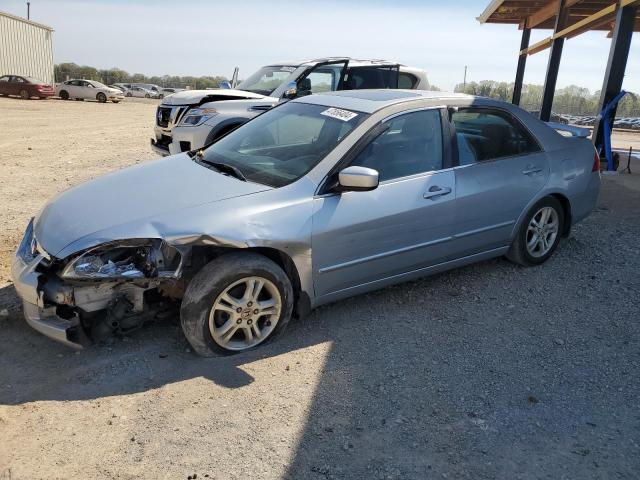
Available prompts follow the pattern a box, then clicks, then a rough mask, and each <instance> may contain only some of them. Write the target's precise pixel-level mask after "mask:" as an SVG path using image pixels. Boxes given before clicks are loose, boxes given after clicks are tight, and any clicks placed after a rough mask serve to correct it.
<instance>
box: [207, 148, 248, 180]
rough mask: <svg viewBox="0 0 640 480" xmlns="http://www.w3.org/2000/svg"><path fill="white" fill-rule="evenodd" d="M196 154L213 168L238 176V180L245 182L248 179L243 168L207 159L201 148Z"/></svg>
mask: <svg viewBox="0 0 640 480" xmlns="http://www.w3.org/2000/svg"><path fill="white" fill-rule="evenodd" d="M196 156H197V157H198V160H200V161H201V162H203V163H206V164H207V165H211V166H212V167H213V168H215V169H217V170H219V171H220V172H222V173H226V174H227V175H231V176H233V177H236V178H237V179H238V180H242V181H243V182H246V181H247V177H245V176H244V173H242V170H240V169H239V168H238V167H235V166H233V165H230V164H228V163H223V162H214V161H212V160H207V159H205V158H204V156H203V155H202V151H201V150H199V151H198V152H197V153H196Z"/></svg>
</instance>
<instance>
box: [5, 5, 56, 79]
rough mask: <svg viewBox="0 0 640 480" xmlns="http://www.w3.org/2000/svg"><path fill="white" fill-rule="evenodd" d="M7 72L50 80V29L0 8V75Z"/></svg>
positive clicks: (51, 54) (51, 62)
mask: <svg viewBox="0 0 640 480" xmlns="http://www.w3.org/2000/svg"><path fill="white" fill-rule="evenodd" d="M10 74H15V75H25V76H30V77H34V78H37V79H39V80H42V81H44V82H50V83H52V84H53V81H54V78H53V30H50V29H48V28H46V27H45V26H40V25H38V24H34V23H33V22H27V21H26V20H21V19H19V18H16V17H14V16H12V15H8V14H5V13H3V12H0V76H2V75H10Z"/></svg>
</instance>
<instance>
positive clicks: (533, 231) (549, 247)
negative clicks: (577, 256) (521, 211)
mask: <svg viewBox="0 0 640 480" xmlns="http://www.w3.org/2000/svg"><path fill="white" fill-rule="evenodd" d="M563 228H564V210H563V209H562V205H560V202H559V201H558V200H556V199H555V198H554V197H545V198H543V199H542V200H540V201H539V202H538V203H536V204H535V205H534V206H533V207H531V209H530V210H529V212H527V215H526V216H525V218H524V220H523V222H522V224H521V225H520V229H519V230H518V234H517V235H516V238H515V239H514V241H513V243H512V244H511V247H510V248H509V251H508V252H507V258H508V259H509V260H511V261H512V262H514V263H517V264H519V265H523V266H525V267H533V266H535V265H540V264H542V263H544V262H546V261H547V260H548V259H549V257H551V255H553V252H554V251H555V250H556V248H558V243H560V237H561V236H562V232H563Z"/></svg>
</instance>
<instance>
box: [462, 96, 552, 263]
mask: <svg viewBox="0 0 640 480" xmlns="http://www.w3.org/2000/svg"><path fill="white" fill-rule="evenodd" d="M452 121H453V124H454V126H455V130H456V138H457V142H458V151H459V158H460V165H461V166H460V167H458V168H456V169H455V174H456V188H457V201H456V223H455V229H454V237H455V239H454V244H453V246H454V251H455V252H456V256H465V255H470V254H473V253H479V252H483V251H487V250H491V249H494V248H499V247H503V246H506V245H508V244H509V242H510V240H511V232H512V231H513V229H514V226H515V224H516V221H517V220H518V217H519V216H520V214H521V213H522V211H523V210H524V209H525V208H526V206H527V204H528V203H529V202H530V201H531V200H532V199H533V198H534V197H535V195H536V193H538V192H539V191H540V190H541V189H542V188H543V187H544V185H545V184H546V182H547V179H548V178H549V164H548V162H547V156H546V154H545V153H544V152H543V151H542V150H541V148H540V146H539V145H538V143H537V142H536V140H535V139H534V138H533V136H532V135H531V134H530V133H529V132H528V131H527V130H526V129H525V128H524V126H523V125H522V124H521V123H520V121H519V120H517V119H516V118H515V117H513V116H512V115H511V114H510V113H509V112H507V111H504V110H499V109H489V108H479V107H476V108H466V109H460V110H459V111H458V112H456V113H453V115H452Z"/></svg>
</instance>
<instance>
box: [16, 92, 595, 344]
mask: <svg viewBox="0 0 640 480" xmlns="http://www.w3.org/2000/svg"><path fill="white" fill-rule="evenodd" d="M555 127H557V128H559V129H564V130H565V131H563V132H562V134H560V133H558V131H557V130H556V129H554V128H552V127H551V126H549V125H548V124H545V123H543V122H541V121H540V120H538V119H537V118H534V117H533V116H532V115H530V114H528V113H527V112H525V111H523V110H521V109H519V108H518V107H515V106H513V105H509V104H506V103H503V102H498V101H493V100H489V99H485V98H476V97H471V96H465V95H455V94H443V93H440V92H417V91H392V90H384V91H381V90H370V91H367V90H362V91H344V92H337V93H331V94H322V95H312V96H308V97H304V98H300V99H297V100H294V101H291V102H288V103H284V104H281V105H279V106H277V107H275V108H273V109H272V110H269V111H267V112H266V113H264V114H262V115H260V116H258V117H257V118H255V119H253V120H251V121H250V122H248V123H247V124H245V125H243V126H242V127H240V128H238V129H237V130H235V131H233V132H232V133H230V134H228V135H227V136H225V137H223V138H222V139H220V140H218V141H217V142H216V143H214V144H213V145H211V146H210V147H208V148H207V149H206V150H199V151H193V152H189V153H183V154H180V155H176V156H172V157H167V158H164V159H162V160H157V161H150V162H147V163H144V164H142V165H139V166H135V167H132V168H129V169H126V170H121V171H118V172H115V173H112V174H110V175H106V176H104V177H101V178H98V179H96V180H93V181H91V182H88V183H85V184H83V185H80V186H78V187H75V188H73V189H71V190H68V191H67V192H65V193H63V194H61V195H59V196H58V197H57V198H55V199H54V200H52V201H51V202H49V203H48V204H47V205H46V206H45V207H44V209H43V210H42V212H41V213H40V214H39V215H38V216H37V217H36V218H34V220H32V222H31V223H30V224H29V226H28V228H27V231H26V234H25V237H24V240H23V241H22V243H21V245H20V247H19V249H18V251H17V253H16V256H15V259H14V262H13V269H12V273H13V278H14V282H15V286H16V289H17V291H18V294H19V295H20V297H21V298H22V300H23V302H24V312H25V317H26V320H27V322H28V323H29V324H30V325H31V326H33V327H34V328H35V329H37V330H39V331H40V332H42V333H44V334H45V335H48V336H50V337H52V338H55V339H57V340H59V341H62V342H64V343H66V344H68V345H72V346H80V345H83V344H85V343H87V342H89V341H90V340H91V339H93V340H96V339H100V338H103V337H105V336H107V335H111V334H113V333H120V334H122V333H127V332H128V331H130V330H132V329H134V328H137V327H139V326H140V325H141V324H142V323H143V322H144V321H145V320H147V319H150V318H153V317H154V316H155V315H158V314H159V313H163V310H166V308H168V307H169V308H170V307H171V305H173V306H174V307H175V308H176V312H177V309H178V308H179V309H180V319H181V322H182V327H183V330H184V333H185V336H186V338H187V339H188V341H189V343H190V344H191V345H192V346H193V348H194V349H195V351H196V352H198V353H199V354H201V355H214V354H228V353H233V352H240V351H244V350H247V349H250V348H254V347H256V346H257V345H260V344H263V343H265V342H266V341H268V340H270V339H272V338H274V337H276V336H277V334H278V333H280V332H282V331H283V330H284V329H285V327H286V325H287V323H288V322H289V319H290V318H291V317H292V316H293V315H297V316H302V315H304V314H306V313H307V312H309V311H310V310H311V309H312V308H314V307H316V306H318V305H321V304H324V303H327V302H332V301H335V300H339V299H342V298H345V297H349V296H351V295H356V294H359V293H362V292H367V291H370V290H374V289H378V288H381V287H384V286H386V285H390V284H394V283H398V282H403V281H407V280H410V279H414V278H416V277H420V276H424V275H429V274H433V273H436V272H440V271H443V270H447V269H451V268H455V267H459V266H461V265H466V264H469V263H472V262H477V261H479V260H484V259H488V258H492V257H497V256H501V255H506V256H507V258H509V259H511V260H512V261H514V262H517V263H519V264H522V265H526V266H535V265H539V264H542V263H543V262H545V261H546V260H547V259H548V258H549V257H550V256H551V255H552V254H553V252H554V250H555V249H556V247H557V245H558V242H559V241H560V239H561V237H562V236H565V235H567V234H568V233H569V231H570V229H571V226H572V225H574V224H575V223H576V222H578V221H580V220H582V219H583V218H585V217H586V216H587V215H588V214H589V213H590V212H591V210H592V209H593V207H594V205H595V203H596V199H597V196H598V191H599V185H600V173H599V159H598V157H597V155H596V154H595V151H594V148H593V146H592V145H591V143H590V142H589V140H588V139H586V138H585V137H586V133H587V132H585V131H582V130H580V129H577V128H572V127H566V126H555ZM165 314H166V312H165Z"/></svg>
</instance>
